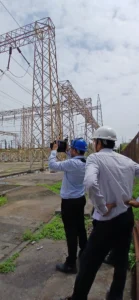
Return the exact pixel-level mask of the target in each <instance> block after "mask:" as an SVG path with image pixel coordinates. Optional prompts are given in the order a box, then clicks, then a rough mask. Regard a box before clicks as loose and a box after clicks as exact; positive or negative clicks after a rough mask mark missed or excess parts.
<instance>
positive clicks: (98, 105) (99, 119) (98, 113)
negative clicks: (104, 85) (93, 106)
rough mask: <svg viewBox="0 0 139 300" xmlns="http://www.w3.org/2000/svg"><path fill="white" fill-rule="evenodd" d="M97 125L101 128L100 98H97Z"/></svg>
mask: <svg viewBox="0 0 139 300" xmlns="http://www.w3.org/2000/svg"><path fill="white" fill-rule="evenodd" d="M97 123H98V125H99V126H103V116H102V106H101V101H100V97H99V95H98V97H97Z"/></svg>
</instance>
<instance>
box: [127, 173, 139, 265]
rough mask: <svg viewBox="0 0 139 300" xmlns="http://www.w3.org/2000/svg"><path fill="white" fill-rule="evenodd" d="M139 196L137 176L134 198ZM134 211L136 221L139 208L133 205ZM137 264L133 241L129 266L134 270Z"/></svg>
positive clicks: (138, 218) (138, 216)
mask: <svg viewBox="0 0 139 300" xmlns="http://www.w3.org/2000/svg"><path fill="white" fill-rule="evenodd" d="M137 197H139V179H138V178H136V179H135V181H134V187H133V198H137ZM133 213H134V219H135V221H138V220H139V208H134V207H133ZM135 264H136V256H135V247H134V244H133V242H132V243H131V246H130V251H129V267H130V269H131V270H132V269H133V268H134V266H135Z"/></svg>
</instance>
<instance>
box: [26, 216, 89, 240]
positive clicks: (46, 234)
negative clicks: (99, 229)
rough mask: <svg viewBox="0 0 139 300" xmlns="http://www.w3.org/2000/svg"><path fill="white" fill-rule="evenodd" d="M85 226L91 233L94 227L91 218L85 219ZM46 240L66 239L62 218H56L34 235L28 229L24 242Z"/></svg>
mask: <svg viewBox="0 0 139 300" xmlns="http://www.w3.org/2000/svg"><path fill="white" fill-rule="evenodd" d="M85 226H86V229H87V231H89V228H90V226H92V221H91V220H90V218H85ZM44 238H48V239H52V240H65V239H66V236H65V231H64V226H63V222H62V219H61V217H60V216H56V217H54V218H53V219H52V220H51V222H50V223H48V224H45V225H43V226H42V227H41V228H40V230H39V231H38V232H36V233H32V232H31V230H29V229H27V230H26V231H25V232H24V234H23V240H24V241H28V240H30V241H39V240H40V239H44Z"/></svg>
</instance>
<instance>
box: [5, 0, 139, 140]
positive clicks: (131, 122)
mask: <svg viewBox="0 0 139 300" xmlns="http://www.w3.org/2000/svg"><path fill="white" fill-rule="evenodd" d="M3 3H4V4H5V5H6V7H7V8H8V9H9V10H10V12H11V13H12V14H13V16H14V17H15V19H16V20H17V21H18V23H20V24H21V25H25V24H28V23H30V22H32V21H35V20H39V19H41V18H43V17H50V18H51V19H52V21H53V23H54V24H55V27H56V45H57V59H58V74H59V80H66V79H69V80H70V81H71V83H72V85H73V86H74V88H75V90H76V91H77V93H78V94H79V95H80V97H81V98H88V97H91V98H92V100H93V105H96V101H97V94H98V93H99V95H100V99H101V103H102V109H103V120H104V124H105V125H110V126H112V127H114V128H115V130H116V131H117V134H118V137H119V139H118V140H119V141H122V138H123V139H124V140H125V139H126V141H128V140H129V139H132V138H133V137H134V135H135V134H136V133H137V132H138V128H139V83H138V82H139V1H138V0H130V1H129V0H122V1H121V0H51V1H48V0H32V1H31V0H24V1H19V0H13V1H9V0H3ZM15 28H17V25H16V23H15V22H14V20H13V19H12V18H11V17H10V15H9V14H8V13H7V12H6V11H5V9H4V8H3V7H2V5H1V4H0V34H2V33H5V32H7V31H10V30H12V29H15ZM22 51H23V53H24V54H25V56H26V57H27V58H28V59H29V61H30V62H31V63H33V56H32V53H33V52H32V50H31V49H30V47H25V48H22ZM13 57H14V58H15V59H16V60H17V61H18V62H19V63H21V64H22V65H23V66H24V68H25V70H26V69H27V64H26V63H25V62H24V61H23V60H22V59H21V56H20V55H19V54H18V53H17V52H14V53H13ZM7 62H8V55H7V54H4V55H0V69H3V70H5V69H6V67H7ZM10 70H11V72H12V73H14V74H15V75H16V76H19V77H20V76H23V75H24V73H25V71H24V70H23V69H22V68H20V67H19V66H18V65H17V64H16V63H15V62H14V61H11V66H10ZM29 72H30V74H31V73H32V70H31V69H30V70H29ZM10 76H11V77H12V75H11V74H10ZM13 78H14V80H17V81H18V82H20V83H22V84H23V85H24V86H26V87H27V88H28V89H29V90H30V91H31V89H32V77H31V76H29V75H26V76H25V77H24V78H23V79H19V78H15V77H13ZM0 90H1V91H4V92H7V93H8V94H10V95H11V96H13V97H14V98H16V99H17V101H15V100H13V99H10V98H8V97H7V96H5V95H2V93H1V92H0V110H5V109H10V108H16V107H22V106H23V104H24V105H25V106H26V105H31V96H30V94H29V93H26V92H24V91H23V90H21V89H20V88H18V87H17V86H16V85H15V84H14V83H13V82H12V81H11V80H9V79H8V78H7V77H6V76H3V78H2V79H0ZM3 128H4V129H5V130H8V129H9V130H10V123H9V124H8V123H7V124H6V125H5V127H3ZM15 130H17V131H18V130H19V128H15Z"/></svg>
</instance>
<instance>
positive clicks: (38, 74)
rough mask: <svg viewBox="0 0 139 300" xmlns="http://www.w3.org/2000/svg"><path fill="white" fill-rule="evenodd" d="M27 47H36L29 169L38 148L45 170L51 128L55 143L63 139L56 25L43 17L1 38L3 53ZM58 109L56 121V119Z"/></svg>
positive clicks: (0, 49)
mask: <svg viewBox="0 0 139 300" xmlns="http://www.w3.org/2000/svg"><path fill="white" fill-rule="evenodd" d="M28 44H34V68H33V95H32V121H31V149H32V151H31V155H30V162H31V163H30V167H32V165H33V162H34V159H35V158H34V155H33V153H34V152H35V151H33V149H35V148H36V147H38V145H39V147H40V149H41V150H42V169H44V159H45V150H46V146H49V142H50V137H49V139H48V134H47V130H48V125H49V134H50V136H51V139H52V140H53V139H54V138H55V137H56V134H57V132H58V133H59V136H61V119H60V102H59V92H58V72H57V58H56V44H55V26H54V24H53V22H52V21H51V19H50V18H44V19H42V20H39V21H36V22H34V23H31V24H29V25H26V26H23V27H20V28H18V29H15V30H13V31H10V32H8V33H6V34H3V35H1V36H0V53H4V52H8V51H9V47H12V49H16V48H17V47H18V48H20V47H22V46H25V45H28ZM48 105H49V107H50V114H49V115H48V114H47V111H48V109H47V107H48ZM55 107H56V116H57V118H56V119H55V118H54V115H55ZM34 116H35V117H34Z"/></svg>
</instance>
